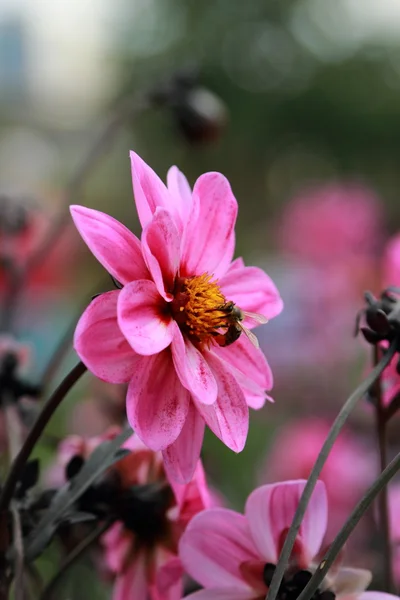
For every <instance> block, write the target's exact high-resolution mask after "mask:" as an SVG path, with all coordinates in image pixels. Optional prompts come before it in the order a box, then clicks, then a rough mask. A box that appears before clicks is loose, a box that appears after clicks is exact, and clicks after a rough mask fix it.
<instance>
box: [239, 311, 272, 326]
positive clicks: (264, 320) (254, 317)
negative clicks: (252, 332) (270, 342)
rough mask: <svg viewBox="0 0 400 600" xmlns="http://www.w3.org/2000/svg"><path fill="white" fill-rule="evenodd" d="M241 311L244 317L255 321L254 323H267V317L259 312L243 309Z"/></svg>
mask: <svg viewBox="0 0 400 600" xmlns="http://www.w3.org/2000/svg"><path fill="white" fill-rule="evenodd" d="M242 312H243V314H244V316H245V317H247V318H248V319H252V320H253V321H256V323H259V324H260V325H265V323H268V319H267V318H266V317H264V315H260V314H259V313H253V312H248V311H247V310H243V311H242Z"/></svg>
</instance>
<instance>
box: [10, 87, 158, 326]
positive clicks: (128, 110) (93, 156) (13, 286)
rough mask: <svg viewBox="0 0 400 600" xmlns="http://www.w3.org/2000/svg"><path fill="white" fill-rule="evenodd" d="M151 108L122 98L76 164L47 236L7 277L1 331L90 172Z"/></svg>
mask: <svg viewBox="0 0 400 600" xmlns="http://www.w3.org/2000/svg"><path fill="white" fill-rule="evenodd" d="M149 106H150V100H149V98H148V94H140V95H138V94H137V93H135V94H134V95H133V96H132V95H129V96H128V97H125V98H124V99H123V100H122V101H121V102H120V103H119V104H118V105H117V107H116V109H115V111H114V113H113V114H112V115H111V117H110V118H109V119H108V121H107V122H106V123H105V124H104V126H103V128H102V129H101V131H100V132H99V134H98V135H97V137H96V138H95V140H94V142H93V143H92V145H91V146H90V148H89V150H88V151H87V153H86V156H85V157H84V159H83V160H82V162H81V163H80V164H79V166H78V168H77V169H76V171H75V173H74V174H73V175H72V177H71V179H70V180H69V182H68V183H67V185H66V188H65V192H64V198H63V205H62V208H61V211H60V213H59V215H58V216H57V217H56V218H55V220H54V223H53V224H52V226H51V227H50V229H49V231H48V233H47V235H46V236H45V237H44V239H43V240H42V241H41V242H40V243H39V245H38V246H37V248H36V249H34V251H33V252H32V254H31V255H30V256H29V257H28V259H27V260H26V262H25V264H24V265H23V266H22V267H21V268H19V269H15V268H13V270H12V271H11V273H10V282H9V290H8V292H7V293H6V296H5V301H4V305H3V309H2V316H1V329H3V330H6V331H10V330H11V328H12V324H13V320H14V316H15V313H16V310H17V308H18V301H19V300H20V297H21V295H22V292H23V290H24V287H25V283H26V281H27V279H28V276H29V275H30V273H31V272H32V271H33V270H34V269H35V268H36V267H37V266H38V265H40V263H41V262H42V260H44V259H45V258H46V256H47V255H48V253H49V252H50V251H51V249H52V247H53V245H54V244H55V243H56V242H57V240H58V239H59V237H60V236H61V235H62V234H63V232H64V230H65V228H66V226H67V225H68V224H69V222H70V219H69V205H70V204H71V203H76V202H77V201H78V199H79V197H80V195H81V193H82V190H83V187H84V184H85V183H86V180H87V178H88V176H89V175H90V174H91V172H92V171H93V169H94V168H95V167H96V166H97V164H98V161H99V159H100V158H101V157H102V156H103V155H104V154H105V153H106V152H107V150H108V149H109V148H110V146H111V144H112V142H113V141H114V140H115V138H116V135H117V133H118V132H119V131H120V130H121V128H122V126H123V125H124V123H126V121H127V120H128V119H129V118H132V117H133V116H136V115H138V114H141V113H142V112H143V111H144V110H146V109H147V108H148V107H149Z"/></svg>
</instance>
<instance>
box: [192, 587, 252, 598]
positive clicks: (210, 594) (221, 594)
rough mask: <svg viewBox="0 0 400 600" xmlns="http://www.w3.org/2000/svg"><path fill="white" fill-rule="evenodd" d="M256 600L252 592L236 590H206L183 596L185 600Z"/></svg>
mask: <svg viewBox="0 0 400 600" xmlns="http://www.w3.org/2000/svg"><path fill="white" fill-rule="evenodd" d="M256 598H258V596H257V594H256V593H254V592H253V591H252V590H238V589H237V588H234V587H233V588H208V590H200V591H199V592H194V594H189V596H185V600H253V599H256Z"/></svg>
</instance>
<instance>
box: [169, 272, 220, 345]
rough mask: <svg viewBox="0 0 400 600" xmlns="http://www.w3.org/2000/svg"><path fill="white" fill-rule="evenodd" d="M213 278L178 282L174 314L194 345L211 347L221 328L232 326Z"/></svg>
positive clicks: (173, 306) (201, 277) (186, 279)
mask: <svg viewBox="0 0 400 600" xmlns="http://www.w3.org/2000/svg"><path fill="white" fill-rule="evenodd" d="M211 279H212V275H208V273H204V274H203V275H198V276H196V277H186V278H181V279H178V280H177V283H176V286H175V291H174V300H173V302H172V312H173V315H174V318H175V320H176V322H177V323H178V325H179V326H180V328H181V329H182V330H183V331H184V332H185V333H186V334H187V335H189V337H190V338H191V339H192V341H194V342H197V343H200V344H203V343H206V344H209V343H210V342H211V341H212V339H213V337H214V336H215V335H216V334H217V333H218V330H219V329H221V328H224V329H226V328H227V327H228V326H229V322H228V319H227V313H226V310H225V311H224V310H223V306H224V305H225V303H226V299H225V296H224V295H223V294H222V292H221V290H220V287H219V285H218V284H217V282H216V281H211Z"/></svg>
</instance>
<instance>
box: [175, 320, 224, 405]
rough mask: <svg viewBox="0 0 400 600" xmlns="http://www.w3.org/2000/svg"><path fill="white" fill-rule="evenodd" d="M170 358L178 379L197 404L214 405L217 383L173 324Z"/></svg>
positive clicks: (199, 356) (202, 357) (203, 359)
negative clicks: (173, 331)
mask: <svg viewBox="0 0 400 600" xmlns="http://www.w3.org/2000/svg"><path fill="white" fill-rule="evenodd" d="M171 350H172V358H173V361H174V365H175V369H176V372H177V373H178V377H179V379H180V380H181V382H182V385H184V386H185V388H187V389H188V390H189V391H190V392H191V393H192V394H193V395H194V396H195V397H196V399H197V400H198V401H199V402H202V403H204V404H214V402H215V401H216V399H217V391H218V389H217V382H216V380H215V377H214V375H213V373H212V371H211V369H210V367H209V365H208V363H207V361H206V359H205V358H204V356H203V354H202V353H201V352H199V350H197V348H195V347H194V346H193V344H192V342H190V341H189V340H188V339H187V338H185V337H183V335H182V333H181V331H180V329H179V327H178V326H177V325H176V324H175V333H174V338H173V340H172V344H171Z"/></svg>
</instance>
